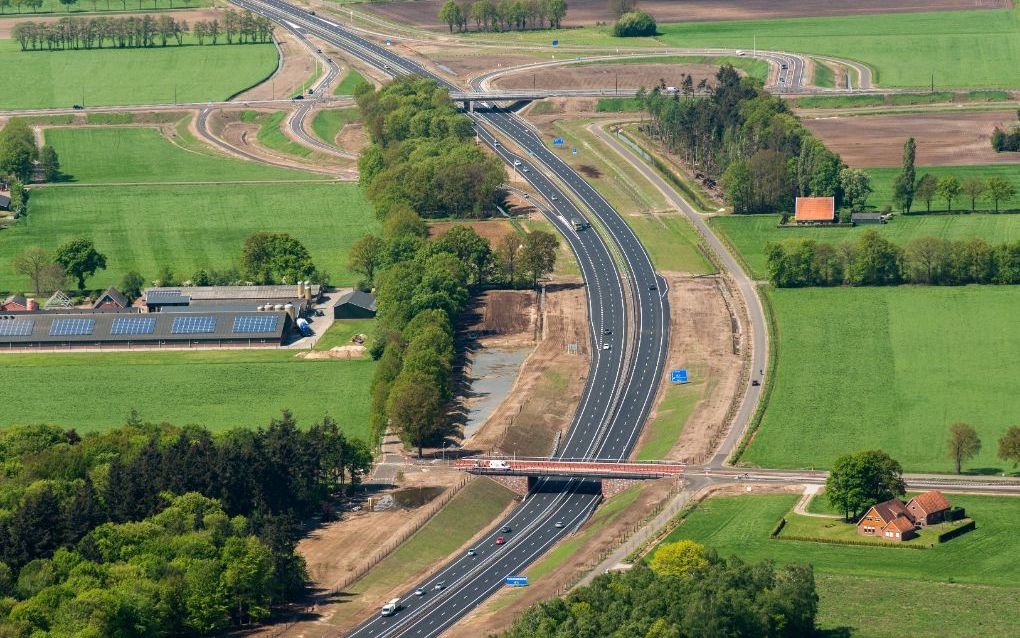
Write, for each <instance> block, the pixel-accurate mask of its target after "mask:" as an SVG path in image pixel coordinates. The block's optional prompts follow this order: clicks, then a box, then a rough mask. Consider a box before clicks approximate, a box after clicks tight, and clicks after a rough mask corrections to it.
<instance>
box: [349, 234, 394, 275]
mask: <svg viewBox="0 0 1020 638" xmlns="http://www.w3.org/2000/svg"><path fill="white" fill-rule="evenodd" d="M385 250H386V242H384V241H383V240H382V239H380V238H379V237H376V236H375V235H365V236H364V237H362V238H361V239H359V240H358V241H356V242H354V245H353V246H351V249H350V251H349V252H348V253H347V267H348V268H350V269H351V270H353V271H354V272H356V273H358V274H360V275H362V276H364V277H365V280H366V282H368V283H369V284H371V283H372V281H373V279H374V278H375V271H376V269H377V268H378V267H379V266H380V265H381V264H382V263H383V260H384V258H385Z"/></svg>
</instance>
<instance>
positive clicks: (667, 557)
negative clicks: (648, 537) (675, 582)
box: [649, 540, 708, 577]
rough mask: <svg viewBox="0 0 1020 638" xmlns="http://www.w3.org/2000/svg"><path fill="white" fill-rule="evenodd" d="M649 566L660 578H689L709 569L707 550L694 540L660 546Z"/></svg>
mask: <svg viewBox="0 0 1020 638" xmlns="http://www.w3.org/2000/svg"><path fill="white" fill-rule="evenodd" d="M649 566H650V567H651V568H652V571H654V572H655V573H656V574H659V575H660V576H677V577H679V576H687V575H690V574H692V573H696V572H699V571H701V570H702V569H705V568H706V567H708V560H707V559H706V558H705V548H704V547H703V546H701V545H699V544H698V543H695V542H694V541H692V540H682V541H677V542H676V543H667V544H666V545H660V546H659V549H657V550H655V554H654V555H653V556H652V560H651V561H650V562H649Z"/></svg>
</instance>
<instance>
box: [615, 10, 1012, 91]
mask: <svg viewBox="0 0 1020 638" xmlns="http://www.w3.org/2000/svg"><path fill="white" fill-rule="evenodd" d="M659 31H660V33H662V34H663V35H662V36H660V37H659V38H657V40H658V41H660V42H662V43H664V44H668V45H671V46H684V47H727V48H730V47H732V48H742V49H750V48H751V47H752V45H753V44H754V43H755V39H757V46H758V48H759V49H771V50H777V51H795V52H802V53H814V54H821V55H832V56H838V57H842V58H847V59H851V60H857V61H860V62H864V63H867V64H869V65H870V66H871V67H872V68H873V69H874V72H875V73H874V80H875V81H876V82H877V83H878V84H880V85H882V86H887V87H894V86H909V87H924V86H929V85H930V83H931V81H932V73H934V75H935V78H934V79H935V86H936V88H939V87H982V88H983V87H990V88H994V87H1004V88H1006V87H1016V86H1018V85H1020V66H1018V65H1016V64H1014V61H1015V60H1016V59H1018V58H1020V37H1018V36H1020V12H1018V11H1017V10H1016V9H1000V10H993V11H942V12H931V13H902V14H882V15H856V16H839V17H819V18H792V19H777V20H734V21H727V22H696V23H680V24H660V25H659ZM628 43H629V42H628Z"/></svg>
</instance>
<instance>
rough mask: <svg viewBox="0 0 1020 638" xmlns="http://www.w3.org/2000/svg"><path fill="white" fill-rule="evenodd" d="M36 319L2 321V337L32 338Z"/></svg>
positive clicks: (0, 326) (0, 321)
mask: <svg viewBox="0 0 1020 638" xmlns="http://www.w3.org/2000/svg"><path fill="white" fill-rule="evenodd" d="M34 327H35V320H34V319H3V320H0V337H30V336H32V328H34Z"/></svg>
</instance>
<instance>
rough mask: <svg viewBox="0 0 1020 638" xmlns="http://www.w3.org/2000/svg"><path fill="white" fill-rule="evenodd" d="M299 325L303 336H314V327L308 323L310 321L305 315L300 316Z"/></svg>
mask: <svg viewBox="0 0 1020 638" xmlns="http://www.w3.org/2000/svg"><path fill="white" fill-rule="evenodd" d="M297 327H298V330H300V331H301V336H302V337H310V336H312V327H311V326H310V325H308V321H307V320H306V319H305V318H304V317H298V320H297Z"/></svg>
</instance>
